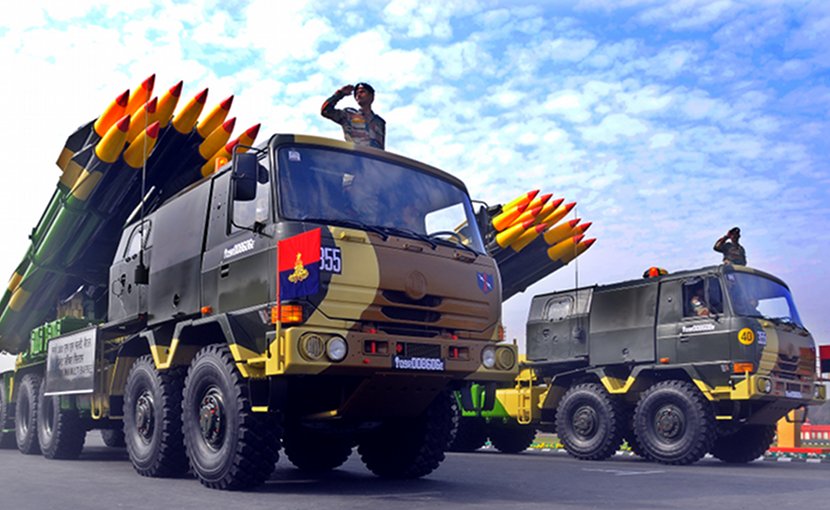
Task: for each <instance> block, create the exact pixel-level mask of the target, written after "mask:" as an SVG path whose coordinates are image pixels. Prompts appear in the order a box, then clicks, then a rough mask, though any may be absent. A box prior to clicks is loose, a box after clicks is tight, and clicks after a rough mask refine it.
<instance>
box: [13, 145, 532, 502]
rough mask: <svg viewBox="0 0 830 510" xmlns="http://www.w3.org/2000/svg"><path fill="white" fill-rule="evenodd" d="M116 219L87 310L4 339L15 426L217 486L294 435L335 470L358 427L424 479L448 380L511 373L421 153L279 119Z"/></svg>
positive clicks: (448, 417)
mask: <svg viewBox="0 0 830 510" xmlns="http://www.w3.org/2000/svg"><path fill="white" fill-rule="evenodd" d="M462 224H466V228H464V229H463V235H462V234H461V233H458V230H457V227H458V226H459V225H462ZM114 239H115V240H116V243H115V245H113V247H109V246H106V245H101V246H100V247H99V248H100V249H101V250H103V251H108V252H110V253H113V254H114V255H113V256H112V259H111V263H110V264H109V270H108V278H107V280H106V281H105V282H104V283H103V284H102V285H98V286H97V287H93V288H90V285H89V284H87V285H86V286H85V287H82V290H81V291H80V292H79V293H77V294H75V296H74V298H72V300H70V301H69V302H73V301H74V302H75V303H76V308H77V309H78V310H79V311H78V312H77V313H75V314H73V315H74V316H75V317H78V318H76V319H69V318H64V317H59V316H58V317H55V318H53V320H51V321H49V322H48V323H47V324H44V325H42V326H39V327H37V328H35V330H34V331H32V333H31V335H30V336H28V337H27V340H28V342H27V343H26V344H24V345H22V346H21V344H20V343H15V342H12V340H10V339H11V338H14V337H13V336H11V335H12V333H14V332H13V331H11V330H10V332H7V334H6V336H4V337H3V338H2V339H0V340H2V341H3V342H5V343H3V344H2V347H3V348H4V349H6V350H8V351H11V352H17V353H19V355H18V358H17V363H16V367H15V369H14V370H13V371H12V372H9V373H5V374H3V375H2V382H3V384H2V392H0V399H2V400H0V443H2V444H3V445H4V446H9V445H10V444H16V446H17V448H18V449H20V451H21V452H23V453H26V454H34V453H38V452H42V453H43V455H45V456H46V457H48V458H75V457H78V456H79V455H80V453H81V451H82V448H83V444H84V438H85V434H86V432H87V431H88V430H90V429H104V430H107V431H108V432H107V433H106V440H107V442H108V443H110V444H113V445H116V444H118V443H120V442H122V441H123V443H125V444H126V448H127V452H128V454H129V458H130V460H131V462H132V464H133V466H134V467H135V470H136V471H137V472H138V473H139V474H141V475H144V476H153V477H164V476H176V475H179V474H182V473H184V472H186V471H187V470H188V468H190V469H191V470H192V472H193V474H194V475H195V476H196V477H197V478H198V479H199V480H200V482H201V483H202V484H204V485H206V486H208V487H211V488H218V489H239V488H246V487H252V486H255V485H257V484H260V483H262V482H264V481H265V480H267V479H268V477H269V475H270V473H271V472H272V470H273V469H274V464H275V462H276V461H277V459H278V450H280V448H281V447H284V452H285V454H286V455H287V457H288V459H289V460H290V461H291V462H292V463H293V464H294V465H295V466H297V467H298V468H300V469H303V470H308V471H324V470H330V469H333V468H336V467H338V466H339V465H341V464H342V463H343V462H345V461H346V459H347V458H348V457H349V455H350V454H351V452H352V449H353V447H354V446H357V449H358V451H359V454H360V456H361V458H362V460H363V462H364V463H365V464H366V466H367V467H368V469H369V470H371V471H372V472H373V473H375V474H376V475H379V476H381V477H395V478H414V477H420V476H424V475H426V474H428V473H430V472H432V471H433V470H434V469H435V468H436V467H437V466H438V465H439V464H440V463H441V462H442V461H443V459H444V452H445V449H446V447H447V444H448V442H449V441H450V439H451V437H452V435H453V434H454V431H455V420H456V418H455V416H456V415H455V414H454V412H453V405H454V404H453V403H454V400H453V399H452V397H451V391H452V390H456V389H460V388H463V387H465V386H466V385H468V384H470V381H482V380H484V381H509V380H512V379H513V377H514V376H515V374H516V359H517V356H516V353H515V350H516V349H515V347H514V346H511V345H499V344H498V342H499V335H500V331H501V327H500V316H501V291H500V288H499V278H498V269H497V267H496V264H495V261H494V260H493V258H492V257H490V256H489V255H488V254H487V251H486V250H485V247H484V245H483V241H482V238H481V235H480V233H479V230H478V228H477V225H476V221H475V216H474V214H473V209H472V205H471V201H470V198H469V196H468V193H467V190H466V188H465V186H464V184H463V183H462V182H461V181H460V180H458V179H457V178H455V177H453V176H451V175H449V174H447V173H444V172H442V171H440V170H438V169H436V168H433V167H430V166H428V165H425V164H423V163H419V162H417V161H413V160H411V159H407V158H405V157H401V156H397V155H394V154H392V153H388V152H383V151H378V150H374V149H364V148H360V147H356V146H354V145H353V144H350V143H343V142H337V141H333V140H327V139H323V138H317V137H311V136H300V135H275V136H273V137H272V138H270V140H269V141H268V142H267V143H265V144H263V145H261V146H259V147H258V148H256V149H254V148H251V150H250V151H248V152H245V153H242V152H240V151H237V152H235V153H234V155H233V158H232V161H231V163H230V164H229V165H227V166H226V167H225V168H224V169H221V170H219V171H217V172H215V173H213V174H212V175H209V176H207V177H205V178H203V179H201V180H198V182H195V183H193V184H192V185H190V186H188V187H186V188H185V189H183V190H182V191H181V192H179V193H178V194H175V195H174V196H172V197H171V198H169V199H168V200H165V201H164V202H163V203H162V204H161V205H160V206H158V207H156V208H153V209H152V210H149V212H148V213H147V214H142V215H140V216H139V215H134V216H133V219H132V220H131V221H130V222H128V223H127V224H126V226H125V227H123V228H121V229H120V234H119V235H118V236H116V237H115V238H114ZM70 276H72V275H70ZM481 280H485V281H487V282H489V285H488V286H482V285H481V284H480V283H479V282H480V281H481ZM25 281H26V279H25V278H24V284H23V285H25ZM18 285H20V284H18ZM35 294H36V293H35ZM35 294H32V296H28V297H29V301H28V302H27V303H29V304H31V302H32V299H34V298H33V296H35ZM10 303H12V304H14V303H15V301H14V298H12V300H11V301H10ZM10 306H11V305H10ZM21 310H23V311H22V312H17V313H18V314H23V313H25V310H26V308H25V307H23V308H21ZM9 313H11V312H9ZM17 333H18V334H20V332H19V331H18V332H17Z"/></svg>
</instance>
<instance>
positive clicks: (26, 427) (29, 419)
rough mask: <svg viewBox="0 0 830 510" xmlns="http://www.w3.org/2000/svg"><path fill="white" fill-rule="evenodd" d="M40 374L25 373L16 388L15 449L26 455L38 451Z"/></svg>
mask: <svg viewBox="0 0 830 510" xmlns="http://www.w3.org/2000/svg"><path fill="white" fill-rule="evenodd" d="M40 383H41V379H40V376H38V375H36V374H26V375H24V376H23V380H21V381H20V388H19V389H18V390H17V403H16V404H15V409H14V413H15V414H14V433H15V439H16V441H17V449H18V450H20V453H24V454H26V455H35V454H38V453H40V444H39V443H38V441H37V400H38V395H39V394H40Z"/></svg>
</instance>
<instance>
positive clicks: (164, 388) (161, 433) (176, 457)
mask: <svg viewBox="0 0 830 510" xmlns="http://www.w3.org/2000/svg"><path fill="white" fill-rule="evenodd" d="M183 375H184V369H183V368H181V367H176V368H171V369H169V370H167V371H166V372H159V371H158V370H156V366H155V364H154V363H153V358H152V357H151V356H150V355H146V356H142V357H140V358H138V359H137V360H136V361H135V363H133V366H132V368H131V369H130V373H129V374H128V375H127V384H126V385H125V387H124V439H125V442H126V443H127V453H128V454H129V456H130V461H131V462H132V464H133V467H134V468H135V470H136V472H138V474H140V475H141V476H149V477H156V478H166V477H176V476H181V475H183V474H184V473H185V472H186V471H187V457H186V456H185V453H184V442H183V440H182V407H181V406H182V381H183V379H184V377H183Z"/></svg>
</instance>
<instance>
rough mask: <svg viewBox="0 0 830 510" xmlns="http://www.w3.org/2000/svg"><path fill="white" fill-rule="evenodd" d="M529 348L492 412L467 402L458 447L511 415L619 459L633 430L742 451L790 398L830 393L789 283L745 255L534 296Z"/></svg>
mask: <svg viewBox="0 0 830 510" xmlns="http://www.w3.org/2000/svg"><path fill="white" fill-rule="evenodd" d="M526 356H527V359H526V361H525V362H524V363H523V364H522V367H523V370H522V372H521V375H520V376H519V377H518V378H517V379H516V381H515V382H514V385H513V386H512V387H509V388H501V389H498V390H497V392H496V405H495V406H493V409H494V410H493V411H491V412H489V413H488V412H481V411H479V412H476V409H475V407H474V408H472V409H471V408H465V411H466V412H465V414H466V418H462V426H461V427H460V428H459V437H458V438H457V439H456V442H455V446H456V448H459V446H460V447H461V448H462V449H463V448H467V449H469V448H477V447H478V446H480V445H481V443H483V439H482V437H484V436H485V435H486V434H487V433H490V434H491V436H492V427H493V424H494V423H495V424H496V425H500V424H501V423H505V422H506V417H507V416H510V417H512V418H513V419H514V420H516V424H517V425H524V426H526V427H530V428H531V429H537V428H538V429H540V430H545V431H550V432H556V433H557V434H558V436H559V439H560V440H561V442H562V444H563V445H564V447H565V449H566V450H567V451H568V452H569V453H570V454H571V455H573V456H574V457H577V458H579V459H589V460H601V459H605V458H608V457H609V456H611V455H612V454H613V453H614V452H615V451H617V449H618V447H619V446H620V445H621V442H622V441H623V440H626V441H627V442H628V444H629V445H630V446H631V448H632V449H633V451H634V452H635V453H637V454H639V455H641V456H643V457H645V458H647V459H650V460H653V461H657V462H660V463H666V464H689V463H693V462H695V461H697V460H699V459H700V458H701V457H703V456H704V455H705V454H706V453H711V454H712V455H714V456H715V457H717V458H718V459H721V460H723V461H725V462H730V463H743V462H749V461H750V460H753V459H755V458H757V457H758V456H760V455H762V454H763V453H764V452H765V451H766V450H767V448H768V447H769V446H770V444H771V443H772V441H773V439H774V435H775V424H776V422H777V421H778V420H779V419H780V418H782V417H783V416H785V415H786V414H787V413H788V412H789V411H790V410H792V409H795V408H799V407H802V406H805V405H808V404H817V403H822V402H824V400H825V398H826V395H825V391H826V390H825V387H824V385H823V384H822V383H820V382H819V381H818V379H817V374H816V345H815V343H814V341H813V338H812V336H811V335H810V333H809V331H808V330H807V329H806V328H805V326H804V325H803V323H802V322H801V319H800V318H799V315H798V312H797V310H796V307H795V304H794V302H793V299H792V296H791V294H790V290H789V288H788V287H787V285H786V284H785V283H784V282H783V281H782V280H780V279H778V278H776V277H775V276H773V275H770V274H767V273H765V272H762V271H759V270H755V269H751V268H749V267H743V266H733V265H722V266H716V267H706V268H702V269H698V270H694V271H683V272H678V273H674V274H668V275H663V276H659V277H657V278H646V279H637V280H632V281H627V282H622V283H618V284H613V285H597V286H592V287H586V288H579V289H574V290H568V291H563V292H553V293H548V294H541V295H537V296H534V298H533V300H532V303H531V307H530V311H529V315H528V322H527V353H526ZM483 386H484V385H483ZM473 391H474V392H475V391H476V388H475V387H474V388H473ZM473 400H475V399H473ZM479 400H480V401H482V402H483V398H481V399H479ZM481 407H482V408H486V407H487V406H485V405H483V404H482V405H481ZM486 427H490V428H489V429H488V428H486ZM470 430H473V431H474V432H473V435H471V436H469V437H474V438H475V439H474V440H469V441H468V442H467V443H465V442H464V440H463V439H462V437H463V436H464V434H466V433H467V432H468V431H470ZM525 432H527V429H525ZM498 433H499V432H498V431H497V432H496V434H497V435H498ZM474 434H478V435H477V436H475V435H474ZM527 437H528V434H526V433H522V434H520V435H518V436H516V437H515V438H514V441H515V442H517V443H518V442H525V443H526V444H527V445H529V444H530V442H529V441H528V440H527ZM530 437H531V438H532V436H530ZM520 439H521V441H520ZM491 440H493V438H492V437H491ZM493 443H494V444H495V445H496V446H498V444H497V441H496V440H493Z"/></svg>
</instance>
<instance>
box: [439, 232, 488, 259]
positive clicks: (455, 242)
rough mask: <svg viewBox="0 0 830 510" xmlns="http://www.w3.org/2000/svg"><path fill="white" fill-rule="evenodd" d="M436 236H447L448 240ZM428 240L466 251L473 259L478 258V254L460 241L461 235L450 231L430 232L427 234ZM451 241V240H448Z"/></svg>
mask: <svg viewBox="0 0 830 510" xmlns="http://www.w3.org/2000/svg"><path fill="white" fill-rule="evenodd" d="M438 236H448V237H449V239H442V238H440V237H438ZM429 238H430V239H433V240H434V241H435V242H438V243H442V244H446V245H449V246H453V247H455V248H462V249H464V250H467V251H468V252H470V253H472V254H473V256H474V257H475V258H478V255H479V253H478V252H477V251H475V250H474V249H472V248H470V247H469V246H467V245H466V244H464V243H463V242H462V241H461V235H459V234H458V232H453V231H451V230H439V231H438V232H432V233H431V234H429ZM450 239H453V240H450Z"/></svg>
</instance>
